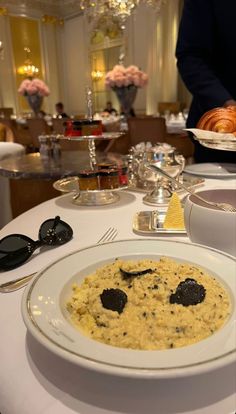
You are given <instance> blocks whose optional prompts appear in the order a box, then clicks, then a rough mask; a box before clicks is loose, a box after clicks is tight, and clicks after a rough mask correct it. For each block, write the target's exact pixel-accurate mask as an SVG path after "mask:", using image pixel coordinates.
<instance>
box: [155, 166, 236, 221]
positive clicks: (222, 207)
mask: <svg viewBox="0 0 236 414" xmlns="http://www.w3.org/2000/svg"><path fill="white" fill-rule="evenodd" d="M149 168H151V169H152V170H155V171H158V172H159V173H161V174H162V175H164V177H166V178H168V179H169V180H171V181H172V182H173V183H175V184H176V185H177V186H178V187H180V188H183V189H184V190H185V191H187V192H188V193H190V194H192V195H193V196H194V197H196V198H198V199H199V200H201V201H203V202H204V203H206V204H209V205H210V206H214V207H217V208H219V209H220V210H223V211H229V212H231V213H235V212H236V208H235V207H234V206H232V204H228V203H215V202H213V201H208V200H205V198H202V197H201V196H200V195H198V194H197V193H194V192H193V191H192V190H190V189H189V188H188V187H186V186H185V185H184V184H182V183H180V182H179V181H177V180H176V179H175V178H173V177H171V175H169V174H167V173H166V172H165V171H164V170H162V168H159V167H157V165H155V164H150V165H149Z"/></svg>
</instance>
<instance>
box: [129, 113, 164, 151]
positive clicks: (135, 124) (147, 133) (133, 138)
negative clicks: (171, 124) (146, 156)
mask: <svg viewBox="0 0 236 414" xmlns="http://www.w3.org/2000/svg"><path fill="white" fill-rule="evenodd" d="M128 131H129V140H130V146H134V145H137V144H139V143H140V142H148V141H149V142H151V143H152V144H153V145H155V144H156V143H157V142H165V137H166V122H165V119H164V118H162V117H155V118H154V117H132V118H128Z"/></svg>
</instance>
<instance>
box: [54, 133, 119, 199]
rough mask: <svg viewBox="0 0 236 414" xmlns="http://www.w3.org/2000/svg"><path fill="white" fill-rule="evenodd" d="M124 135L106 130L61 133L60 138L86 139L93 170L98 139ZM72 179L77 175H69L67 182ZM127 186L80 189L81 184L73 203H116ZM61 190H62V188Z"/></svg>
mask: <svg viewBox="0 0 236 414" xmlns="http://www.w3.org/2000/svg"><path fill="white" fill-rule="evenodd" d="M122 135H123V132H107V133H106V132H104V133H103V134H102V135H82V136H72V137H69V136H68V137H67V136H64V135H60V136H59V139H62V140H67V141H71V142H73V141H83V142H84V141H86V142H87V143H88V154H89V163H90V167H91V169H92V170H95V169H96V166H97V159H96V146H95V141H97V140H102V141H104V140H111V139H116V138H119V137H121V136H122ZM70 179H71V181H73V183H74V181H75V177H68V178H67V184H68V185H70ZM59 187H60V186H59V183H58V182H57V189H58V188H59ZM126 188H127V186H120V187H118V188H112V189H107V190H87V191H80V190H79V186H78V189H77V191H76V194H75V195H74V196H73V203H74V204H76V205H80V206H102V205H106V204H112V203H116V202H117V201H118V200H119V199H120V196H119V194H118V192H119V191H121V190H123V189H126ZM60 191H61V190H60Z"/></svg>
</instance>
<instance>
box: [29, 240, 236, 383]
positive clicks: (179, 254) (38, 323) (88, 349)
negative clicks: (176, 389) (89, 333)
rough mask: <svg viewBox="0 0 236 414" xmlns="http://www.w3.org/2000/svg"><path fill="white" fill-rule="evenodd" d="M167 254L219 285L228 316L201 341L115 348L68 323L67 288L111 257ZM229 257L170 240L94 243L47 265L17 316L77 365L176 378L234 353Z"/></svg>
mask: <svg viewBox="0 0 236 414" xmlns="http://www.w3.org/2000/svg"><path fill="white" fill-rule="evenodd" d="M163 255H164V256H169V257H173V258H175V259H177V260H180V261H184V262H186V261H187V262H191V263H194V264H196V265H200V266H202V267H204V268H206V269H207V270H208V271H209V272H211V274H213V275H215V276H216V277H218V278H219V279H220V281H221V282H222V283H223V284H224V285H225V287H226V289H228V290H229V293H230V295H231V298H232V314H231V316H230V318H229V320H228V321H227V323H226V324H225V325H224V327H223V328H221V329H220V330H219V331H217V332H216V333H215V334H213V335H212V336H211V337H209V338H207V339H204V340H203V341H201V342H199V343H197V344H193V345H190V346H186V347H183V348H177V349H169V350H164V351H138V350H130V349H123V348H116V347H112V346H109V345H105V344H102V343H100V342H97V341H94V340H92V339H90V338H88V337H86V336H84V335H83V334H82V333H80V331H78V330H77V329H75V328H74V327H73V325H72V324H71V323H70V321H69V316H68V314H67V311H66V309H65V303H66V301H67V299H68V298H69V297H70V296H71V286H72V284H73V283H74V282H75V281H77V282H81V280H82V279H83V278H84V277H85V275H88V274H89V273H90V272H91V271H93V270H95V269H96V268H97V267H100V266H102V265H103V264H105V263H108V262H111V261H113V260H114V259H115V258H117V257H122V258H125V259H131V258H134V259H142V258H153V259H157V260H158V259H159V257H160V256H163ZM235 266H236V262H235V260H234V259H233V258H232V257H231V256H228V255H226V254H223V253H221V252H219V251H217V250H214V249H210V248H206V247H204V246H200V245H193V244H190V243H184V242H176V241H170V240H161V239H159V240H153V239H145V240H143V239H135V240H121V241H115V242H112V243H105V244H101V245H94V246H91V247H87V248H84V249H82V250H79V251H76V252H73V253H71V254H69V255H67V256H65V257H62V258H60V259H59V260H57V261H56V262H54V263H52V264H50V265H49V266H47V267H46V268H45V269H44V270H42V271H41V272H40V273H38V274H37V275H36V277H35V278H34V279H33V281H32V282H31V284H30V285H29V286H28V287H27V289H26V290H25V292H24V295H23V300H22V314H23V318H24V321H25V324H26V326H27V328H28V330H29V331H30V332H31V334H32V335H33V336H34V337H35V338H36V339H37V340H38V341H39V342H40V343H41V344H42V345H43V346H45V347H46V348H48V349H49V350H51V351H52V352H54V353H56V354H57V355H59V356H61V357H62V358H64V359H66V360H69V361H71V362H73V363H75V364H78V365H80V366H83V367H86V368H89V369H92V370H96V371H101V372H105V373H109V374H112V375H120V376H128V377H134V378H138V377H139V378H176V377H180V376H182V377H183V376H189V375H194V374H199V373H202V372H208V371H211V370H214V369H217V368H219V367H221V366H225V365H227V364H229V363H232V361H233V360H235V353H236V349H235V348H236V343H235V335H236V309H235V301H236V277H235Z"/></svg>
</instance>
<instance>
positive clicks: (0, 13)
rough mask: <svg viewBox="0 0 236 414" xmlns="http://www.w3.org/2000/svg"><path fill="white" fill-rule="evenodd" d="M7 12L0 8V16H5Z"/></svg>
mask: <svg viewBox="0 0 236 414" xmlns="http://www.w3.org/2000/svg"><path fill="white" fill-rule="evenodd" d="M7 15H8V10H7V8H6V7H0V16H7Z"/></svg>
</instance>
